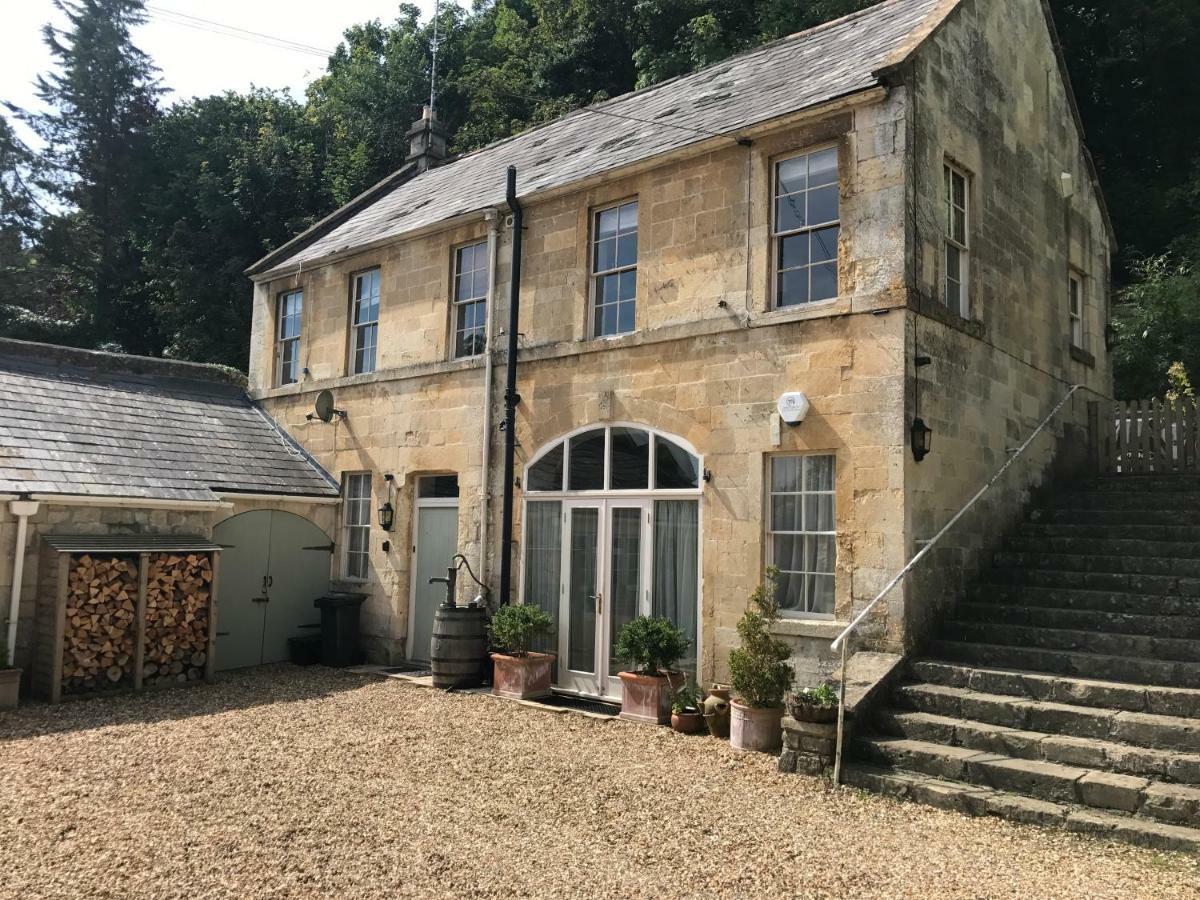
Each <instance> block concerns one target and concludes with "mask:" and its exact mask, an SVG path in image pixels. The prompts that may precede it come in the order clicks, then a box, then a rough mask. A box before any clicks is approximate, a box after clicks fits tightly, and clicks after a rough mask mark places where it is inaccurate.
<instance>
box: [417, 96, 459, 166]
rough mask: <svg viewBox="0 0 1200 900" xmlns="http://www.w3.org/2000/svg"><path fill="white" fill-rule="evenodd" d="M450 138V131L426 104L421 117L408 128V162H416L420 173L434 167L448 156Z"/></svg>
mask: <svg viewBox="0 0 1200 900" xmlns="http://www.w3.org/2000/svg"><path fill="white" fill-rule="evenodd" d="M449 138H450V133H449V132H448V131H447V130H446V129H445V128H444V127H443V126H442V124H441V123H440V122H439V121H438V120H437V115H436V114H435V113H434V111H433V110H432V109H430V108H429V107H428V106H426V107H425V108H424V109H423V110H422V112H421V118H419V119H418V120H417V121H415V122H413V124H412V128H410V129H408V162H412V163H416V165H417V172H418V174H419V173H421V172H426V171H428V170H429V169H432V168H433V167H434V166H436V165H437V164H438V163H440V162H442V161H443V160H444V159H445V158H446V146H447V143H448V141H449Z"/></svg>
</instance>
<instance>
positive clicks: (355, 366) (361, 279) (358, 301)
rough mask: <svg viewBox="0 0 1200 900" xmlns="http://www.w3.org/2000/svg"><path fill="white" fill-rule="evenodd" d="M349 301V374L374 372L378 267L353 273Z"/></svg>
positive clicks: (377, 336)
mask: <svg viewBox="0 0 1200 900" xmlns="http://www.w3.org/2000/svg"><path fill="white" fill-rule="evenodd" d="M352 303H353V310H352V312H353V315H352V317H351V319H352V321H351V325H352V328H353V337H352V341H353V343H352V344H351V351H350V374H352V375H361V374H363V373H364V372H374V371H375V350H376V347H377V345H378V343H379V270H378V269H371V270H370V271H369V272H360V273H359V274H358V275H355V276H354V289H353V297H352Z"/></svg>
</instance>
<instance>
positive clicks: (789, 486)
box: [771, 456, 804, 494]
mask: <svg viewBox="0 0 1200 900" xmlns="http://www.w3.org/2000/svg"><path fill="white" fill-rule="evenodd" d="M803 462H804V458H803V457H801V456H777V457H775V458H774V459H772V460H771V490H772V491H775V492H776V493H778V492H781V491H786V492H790V493H793V494H794V493H799V492H800V489H801V487H802V486H803V485H802V483H801V480H800V475H801V466H802V465H803Z"/></svg>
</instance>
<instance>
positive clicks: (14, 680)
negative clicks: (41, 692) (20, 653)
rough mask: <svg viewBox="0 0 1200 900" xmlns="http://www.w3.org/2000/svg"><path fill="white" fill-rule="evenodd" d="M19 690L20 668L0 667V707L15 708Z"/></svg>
mask: <svg viewBox="0 0 1200 900" xmlns="http://www.w3.org/2000/svg"><path fill="white" fill-rule="evenodd" d="M20 690H21V670H20V669H0V709H16V708H17V703H18V702H19V700H18V694H19V692H20Z"/></svg>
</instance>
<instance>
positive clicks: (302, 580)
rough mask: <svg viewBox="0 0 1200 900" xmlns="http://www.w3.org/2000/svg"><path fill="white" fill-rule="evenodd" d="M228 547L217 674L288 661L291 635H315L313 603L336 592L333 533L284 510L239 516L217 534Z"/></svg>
mask: <svg viewBox="0 0 1200 900" xmlns="http://www.w3.org/2000/svg"><path fill="white" fill-rule="evenodd" d="M213 540H214V541H215V542H216V543H218V544H220V545H221V548H222V550H221V590H220V592H219V594H218V599H217V643H216V650H215V652H216V657H215V659H214V662H215V663H216V667H217V669H240V668H243V667H245V666H257V665H262V664H264V663H273V662H282V661H283V660H286V659H287V658H288V645H287V642H288V638H290V637H298V636H301V635H305V634H314V633H315V629H313V628H311V627H306V626H312V625H315V624H317V623H318V622H319V621H320V613H319V611H318V610H317V609H316V608H315V607H314V606H313V601H315V600H316V599H317V598H318V597H320V596H321V595H322V594H324V593H326V592H327V591H328V590H329V569H330V556H331V554H332V552H333V546H332V544H331V543H330V540H329V536H328V535H326V534H325V532H323V531H322V530H321V529H320V528H318V527H317V526H316V525H314V524H313V523H312V522H310V521H308V519H305V518H302V517H300V516H296V515H293V514H291V513H286V512H281V511H279V510H268V509H262V510H255V511H253V512H248V513H242V514H241V515H239V516H233V517H232V518H230V519H226V520H225V521H224V522H222V523H221V524H219V525H218V526H217V527H216V529H214V531H213Z"/></svg>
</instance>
